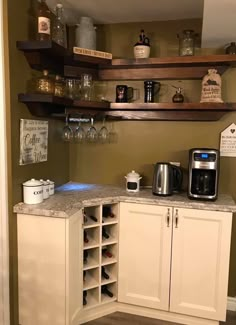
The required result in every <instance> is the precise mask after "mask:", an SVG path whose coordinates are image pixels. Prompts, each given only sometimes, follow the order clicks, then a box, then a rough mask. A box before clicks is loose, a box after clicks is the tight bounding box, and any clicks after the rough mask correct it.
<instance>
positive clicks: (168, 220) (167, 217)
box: [166, 209, 170, 227]
mask: <svg viewBox="0 0 236 325" xmlns="http://www.w3.org/2000/svg"><path fill="white" fill-rule="evenodd" d="M166 223H167V227H170V209H168V210H167V216H166Z"/></svg>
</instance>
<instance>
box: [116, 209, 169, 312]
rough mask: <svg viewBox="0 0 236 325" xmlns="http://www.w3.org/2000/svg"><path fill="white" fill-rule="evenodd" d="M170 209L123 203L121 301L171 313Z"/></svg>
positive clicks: (121, 216) (120, 239)
mask: <svg viewBox="0 0 236 325" xmlns="http://www.w3.org/2000/svg"><path fill="white" fill-rule="evenodd" d="M171 210H172V209H171V208H168V207H160V206H154V205H144V204H134V203H131V204H130V203H120V238H119V281H118V301H120V302H125V303H130V304H134V305H139V306H145V307H151V308H158V309H162V310H168V305H169V281H170V257H171V256H170V255H171V231H172V230H171V229H172V218H171ZM168 223H169V224H168Z"/></svg>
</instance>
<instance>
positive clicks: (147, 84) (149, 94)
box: [144, 80, 161, 103]
mask: <svg viewBox="0 0 236 325" xmlns="http://www.w3.org/2000/svg"><path fill="white" fill-rule="evenodd" d="M160 88H161V84H160V82H158V81H153V80H147V81H144V103H154V97H155V95H156V94H157V93H158V92H159V91H160Z"/></svg>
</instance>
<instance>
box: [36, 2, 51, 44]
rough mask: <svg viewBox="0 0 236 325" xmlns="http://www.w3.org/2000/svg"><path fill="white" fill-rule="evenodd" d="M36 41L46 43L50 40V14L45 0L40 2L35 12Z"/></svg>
mask: <svg viewBox="0 0 236 325" xmlns="http://www.w3.org/2000/svg"><path fill="white" fill-rule="evenodd" d="M37 20H38V29H37V39H38V40H39V41H46V40H50V39H51V12H50V10H49V8H48V5H47V3H46V0H40V2H39V4H38V10H37Z"/></svg>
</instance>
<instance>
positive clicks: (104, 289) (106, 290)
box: [101, 285, 113, 298]
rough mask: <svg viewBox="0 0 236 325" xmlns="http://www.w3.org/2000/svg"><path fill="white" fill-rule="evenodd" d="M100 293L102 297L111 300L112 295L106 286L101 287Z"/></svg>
mask: <svg viewBox="0 0 236 325" xmlns="http://www.w3.org/2000/svg"><path fill="white" fill-rule="evenodd" d="M101 291H102V293H103V294H104V295H107V296H108V297H110V298H112V297H113V293H112V292H111V291H110V290H108V289H107V286H106V285H103V286H102V290H101Z"/></svg>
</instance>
